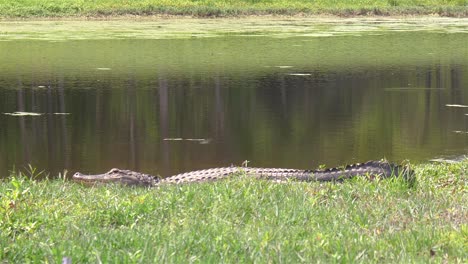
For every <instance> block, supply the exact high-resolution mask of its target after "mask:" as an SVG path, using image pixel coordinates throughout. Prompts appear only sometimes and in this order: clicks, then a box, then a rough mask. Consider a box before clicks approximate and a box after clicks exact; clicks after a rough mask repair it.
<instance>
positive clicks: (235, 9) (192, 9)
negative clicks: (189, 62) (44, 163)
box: [0, 0, 468, 17]
mask: <svg viewBox="0 0 468 264" xmlns="http://www.w3.org/2000/svg"><path fill="white" fill-rule="evenodd" d="M467 6H468V1H467V0H346V1H344V0H315V1H310V0H279V1H277V0H133V1H127V0H95V1H84V0H21V1H18V0H0V17H64V16H65V17H69V16H116V15H117V16H120V15H161V14H162V15H189V16H201V17H207V16H239V15H264V14H276V15H297V14H305V15H315V14H332V15H341V16H351V15H420V14H423V15H428V14H439V15H444V16H463V17H466V16H467V14H468V7H467Z"/></svg>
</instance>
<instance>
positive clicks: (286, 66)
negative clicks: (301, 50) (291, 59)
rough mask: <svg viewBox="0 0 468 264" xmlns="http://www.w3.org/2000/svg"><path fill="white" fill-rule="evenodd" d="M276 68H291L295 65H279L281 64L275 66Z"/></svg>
mask: <svg viewBox="0 0 468 264" xmlns="http://www.w3.org/2000/svg"><path fill="white" fill-rule="evenodd" d="M275 67H276V68H280V69H289V68H292V67H294V66H289V65H279V66H275Z"/></svg>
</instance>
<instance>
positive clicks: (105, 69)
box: [96, 68, 111, 71]
mask: <svg viewBox="0 0 468 264" xmlns="http://www.w3.org/2000/svg"><path fill="white" fill-rule="evenodd" d="M96 70H98V71H110V70H111V68H96Z"/></svg>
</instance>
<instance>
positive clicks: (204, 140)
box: [163, 138, 211, 144]
mask: <svg viewBox="0 0 468 264" xmlns="http://www.w3.org/2000/svg"><path fill="white" fill-rule="evenodd" d="M163 140H164V141H196V142H198V143H200V144H209V143H210V142H211V138H164V139H163Z"/></svg>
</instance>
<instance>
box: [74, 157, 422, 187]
mask: <svg viewBox="0 0 468 264" xmlns="http://www.w3.org/2000/svg"><path fill="white" fill-rule="evenodd" d="M234 174H246V175H249V176H253V177H256V178H260V179H268V180H275V181H285V180H295V181H306V182H309V181H325V182H326V181H336V182H341V181H343V180H345V179H349V178H353V177H355V176H367V177H368V178H369V179H374V178H376V177H378V178H388V177H404V178H405V179H407V180H410V179H411V178H412V176H413V174H414V171H413V170H411V169H410V168H409V167H408V166H400V165H396V164H393V163H389V162H387V161H368V162H365V163H357V164H353V165H347V166H344V167H337V168H330V169H323V170H321V169H317V170H300V169H283V168H253V167H224V168H212V169H206V170H197V171H190V172H186V173H181V174H177V175H174V176H171V177H167V178H160V177H156V176H153V175H149V174H144V173H140V172H135V171H131V170H121V169H116V168H114V169H111V170H110V171H108V172H106V173H103V174H91V175H89V174H82V173H80V172H77V173H75V174H74V175H73V178H72V179H73V180H74V181H76V182H80V183H84V184H95V183H111V182H116V183H121V184H124V185H134V186H148V187H153V186H160V185H164V184H182V183H191V182H207V181H214V180H220V179H224V178H227V177H229V176H231V175H234Z"/></svg>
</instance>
